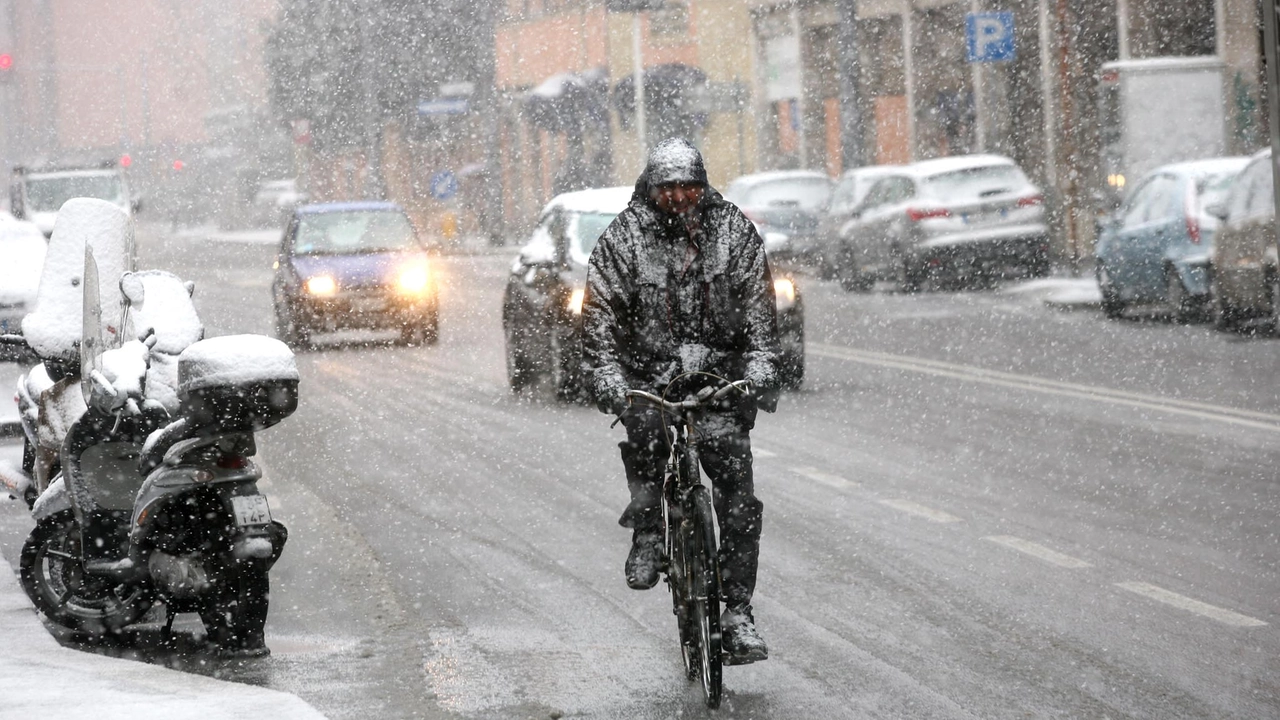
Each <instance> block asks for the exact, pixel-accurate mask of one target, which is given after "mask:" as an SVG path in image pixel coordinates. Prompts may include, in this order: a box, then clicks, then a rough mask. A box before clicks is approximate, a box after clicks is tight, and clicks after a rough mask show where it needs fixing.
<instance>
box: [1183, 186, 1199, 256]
mask: <svg viewBox="0 0 1280 720" xmlns="http://www.w3.org/2000/svg"><path fill="white" fill-rule="evenodd" d="M1194 187H1195V186H1194V185H1192V186H1191V187H1189V188H1187V194H1186V196H1184V197H1183V199H1182V217H1183V219H1184V220H1186V223H1187V237H1189V238H1191V242H1193V243H1195V244H1197V245H1199V244H1200V213H1199V212H1198V210H1197V208H1196V193H1195V190H1194Z"/></svg>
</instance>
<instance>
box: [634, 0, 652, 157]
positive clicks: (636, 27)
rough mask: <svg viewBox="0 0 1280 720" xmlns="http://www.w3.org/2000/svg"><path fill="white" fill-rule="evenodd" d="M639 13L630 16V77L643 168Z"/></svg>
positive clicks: (644, 131) (644, 129)
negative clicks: (632, 85)
mask: <svg viewBox="0 0 1280 720" xmlns="http://www.w3.org/2000/svg"><path fill="white" fill-rule="evenodd" d="M640 30H641V28H640V13H639V11H637V12H634V13H632V14H631V77H632V83H633V84H634V85H635V88H636V138H637V139H638V140H639V144H640V165H641V167H643V166H644V163H645V157H646V156H648V154H649V137H648V127H647V126H646V124H645V120H646V118H645V115H646V114H647V113H646V110H647V108H646V107H645V97H644V57H643V56H642V55H641V52H642V43H641V40H642V39H643V38H642V37H641V32H640Z"/></svg>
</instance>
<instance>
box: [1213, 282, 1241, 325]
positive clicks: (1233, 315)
mask: <svg viewBox="0 0 1280 720" xmlns="http://www.w3.org/2000/svg"><path fill="white" fill-rule="evenodd" d="M1209 303H1210V308H1211V310H1210V312H1211V313H1212V315H1213V327H1214V328H1215V329H1217V330H1221V331H1222V332H1233V331H1235V329H1236V328H1237V327H1239V325H1240V311H1239V310H1236V308H1235V306H1233V305H1232V304H1231V299H1230V298H1228V297H1227V295H1226V293H1225V292H1223V290H1222V285H1221V283H1219V282H1218V279H1217V278H1216V277H1214V276H1213V275H1210V276H1209Z"/></svg>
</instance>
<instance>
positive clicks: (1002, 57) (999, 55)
mask: <svg viewBox="0 0 1280 720" xmlns="http://www.w3.org/2000/svg"><path fill="white" fill-rule="evenodd" d="M965 36H966V39H967V40H968V46H969V53H968V55H969V58H968V59H969V62H971V63H973V62H1001V61H1006V60H1012V59H1013V57H1014V46H1013V13H1011V12H986V13H969V14H968V15H967V16H966V17H965Z"/></svg>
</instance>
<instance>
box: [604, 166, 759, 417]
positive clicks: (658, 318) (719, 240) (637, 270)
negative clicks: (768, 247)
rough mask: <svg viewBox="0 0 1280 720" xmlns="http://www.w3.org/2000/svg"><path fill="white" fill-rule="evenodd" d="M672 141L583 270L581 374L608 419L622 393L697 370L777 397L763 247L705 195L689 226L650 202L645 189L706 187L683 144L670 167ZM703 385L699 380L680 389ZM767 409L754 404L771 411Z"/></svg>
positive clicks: (659, 386)
mask: <svg viewBox="0 0 1280 720" xmlns="http://www.w3.org/2000/svg"><path fill="white" fill-rule="evenodd" d="M677 142H682V141H677ZM671 143H672V141H667V142H666V143H663V144H662V145H659V146H658V148H655V150H654V153H653V154H652V155H650V161H649V164H648V167H646V169H645V172H644V174H643V175H641V176H640V179H639V181H638V182H637V183H636V190H635V194H634V195H633V196H632V198H631V202H630V203H629V204H628V206H627V208H626V209H625V210H623V211H622V213H621V214H619V215H618V217H617V219H615V220H614V221H613V223H612V224H611V225H610V226H609V227H608V229H606V230H605V232H604V234H603V235H602V236H601V237H600V242H599V243H598V244H597V245H596V247H595V250H594V251H593V252H592V253H591V260H590V263H589V264H588V270H587V288H586V294H585V297H584V300H583V304H582V318H583V336H582V337H583V344H582V349H583V368H582V369H583V375H584V377H585V378H586V379H587V381H588V383H589V385H590V388H591V391H592V394H593V397H594V398H595V401H596V404H597V406H598V407H599V408H600V409H601V410H602V411H604V412H610V413H617V412H619V411H620V410H621V409H622V408H623V407H625V405H626V401H625V395H624V393H625V391H626V390H627V389H640V390H648V391H650V392H661V391H662V390H663V389H665V387H666V385H667V383H668V382H670V381H671V380H672V379H674V378H675V377H676V376H677V375H679V374H681V373H683V372H690V371H699V370H701V371H707V372H712V373H715V374H717V375H720V376H722V377H725V378H728V379H730V380H737V379H740V378H746V379H747V380H750V381H751V383H752V384H753V385H754V386H755V387H756V388H757V390H759V391H761V392H762V393H763V394H764V397H765V398H776V396H775V395H773V393H772V392H771V391H773V390H775V389H776V387H777V385H778V371H777V365H778V354H779V345H778V325H777V318H776V316H775V306H774V295H773V280H772V278H771V276H770V272H769V265H768V263H767V261H766V259H765V253H764V243H763V242H762V241H761V239H760V236H759V234H758V233H757V232H756V229H755V226H754V225H753V224H752V223H751V221H750V220H748V219H747V218H746V216H745V215H743V214H742V212H741V211H740V210H738V208H737V207H736V206H734V205H733V204H732V203H730V202H728V201H727V200H725V199H724V198H723V197H721V195H720V194H719V193H718V192H716V191H715V190H714V189H712V188H711V187H709V186H708V187H707V188H706V192H705V194H704V196H703V198H702V201H701V203H700V204H699V206H698V208H697V210H696V212H695V216H696V221H695V222H694V223H692V227H691V226H690V225H689V224H687V223H686V220H685V219H684V218H682V217H680V216H677V215H672V214H669V213H666V212H663V211H662V210H659V209H658V208H657V206H655V205H654V203H653V201H652V199H651V194H650V191H651V189H652V187H653V186H656V185H659V184H662V183H663V182H672V181H673V180H680V181H690V180H692V181H699V182H701V184H704V185H705V183H706V174H705V171H704V170H703V168H702V159H701V156H699V155H697V151H696V150H693V148H692V146H688V145H687V143H686V144H685V147H683V148H677V150H683V151H685V152H684V154H683V155H682V154H681V153H676V155H675V157H676V159H677V160H679V162H676V163H674V164H673V163H672V154H671V153H670V152H668V153H666V154H663V152H662V151H663V149H664V147H666V148H667V149H668V150H669V149H670V148H669V147H668V146H669V145H670V144H671ZM706 384H708V381H707V380H706V379H705V378H698V379H696V380H695V381H694V382H693V383H689V384H688V385H687V388H688V389H689V390H693V389H697V387H701V386H705V385H706ZM774 402H776V400H771V399H766V400H763V401H761V402H759V403H758V404H759V405H760V407H761V408H762V409H765V410H769V411H772V410H773V404H774ZM752 414H753V415H754V412H753V413H752Z"/></svg>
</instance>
